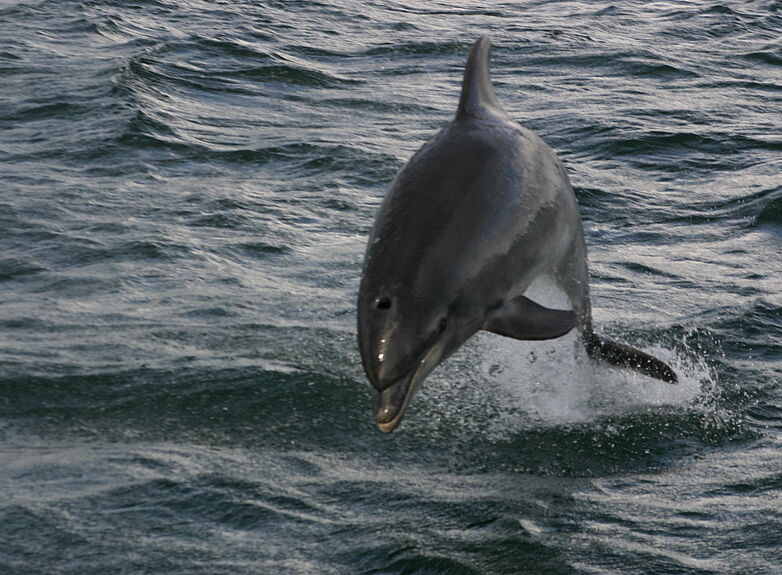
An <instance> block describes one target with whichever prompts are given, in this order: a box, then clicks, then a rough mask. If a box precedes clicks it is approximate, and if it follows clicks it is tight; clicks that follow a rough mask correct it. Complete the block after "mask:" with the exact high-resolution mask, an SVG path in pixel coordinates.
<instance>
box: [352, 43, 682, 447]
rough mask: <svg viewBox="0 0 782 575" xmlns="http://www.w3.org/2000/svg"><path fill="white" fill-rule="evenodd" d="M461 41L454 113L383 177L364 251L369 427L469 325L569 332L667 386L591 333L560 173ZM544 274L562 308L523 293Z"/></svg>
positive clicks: (668, 373) (509, 332) (634, 356)
mask: <svg viewBox="0 0 782 575" xmlns="http://www.w3.org/2000/svg"><path fill="white" fill-rule="evenodd" d="M489 51H490V40H489V39H488V37H485V36H484V37H482V38H481V39H480V40H478V42H476V43H475V45H474V46H473V48H472V51H471V53H470V56H469V59H468V61H467V67H466V69H465V74H464V83H463V87H462V94H461V99H460V101H459V108H458V111H457V113H456V117H455V118H454V120H453V121H452V122H451V123H450V124H449V125H448V126H446V127H445V128H444V129H443V130H441V131H440V132H439V133H438V134H436V135H435V136H434V137H433V138H432V139H431V140H429V141H428V142H427V143H426V144H424V145H423V147H422V148H421V149H420V150H418V152H416V154H415V155H414V156H413V157H412V158H411V159H410V161H409V162H408V163H407V165H405V167H404V168H403V169H402V170H401V172H399V174H398V175H397V177H396V179H395V180H394V182H393V184H392V186H391V189H390V191H389V192H388V194H387V195H386V197H385V199H384V201H383V203H382V205H381V207H380V210H379V212H378V214H377V218H376V221H375V225H374V228H373V230H372V234H371V236H370V239H369V244H368V246H367V251H366V256H365V260H364V267H363V276H362V280H361V286H360V289H359V300H358V340H359V347H360V350H361V358H362V362H363V365H364V370H365V372H366V374H367V377H368V378H369V380H370V382H371V383H372V386H373V387H374V395H375V401H374V411H375V419H376V421H377V425H378V427H379V428H380V429H381V430H382V431H386V432H388V431H392V430H393V429H394V428H396V426H397V425H399V422H400V421H401V419H402V416H403V415H404V413H405V410H406V408H407V406H408V404H409V403H410V400H411V398H412V396H413V394H414V392H415V390H416V389H417V388H418V386H419V385H420V384H421V382H422V381H423V380H424V378H425V377H426V376H427V375H428V374H429V373H430V372H431V371H432V370H433V369H434V368H435V367H437V365H438V364H439V363H440V362H442V361H443V360H444V359H445V358H447V357H448V356H449V355H451V354H452V353H453V352H454V351H456V350H457V349H458V348H459V347H460V346H461V345H462V344H463V343H464V342H465V341H467V340H468V339H469V338H470V337H471V336H472V335H473V334H475V333H476V332H477V331H479V330H481V329H485V330H488V331H492V332H494V333H498V334H501V335H505V336H509V337H514V338H517V339H523V340H541V339H551V338H556V337H560V336H562V335H564V334H566V333H567V332H569V331H570V330H571V329H573V328H574V327H577V328H578V329H579V331H580V333H581V336H582V340H583V342H584V345H585V346H586V349H587V352H588V353H589V355H590V356H591V357H594V358H599V359H602V360H605V361H608V362H609V363H612V364H615V365H620V366H625V367H630V368H633V369H637V370H639V371H641V372H642V373H645V374H647V375H651V376H652V377H657V378H659V379H662V380H665V381H669V382H675V381H676V374H675V373H674V372H673V371H672V370H671V368H670V367H668V366H667V365H665V364H664V363H663V362H661V361H659V360H657V359H655V358H653V357H651V356H649V355H647V354H645V353H643V352H641V351H638V350H636V349H633V348H631V347H629V346H625V345H623V344H619V343H616V342H612V341H609V340H606V339H603V338H600V337H599V336H597V335H595V334H594V332H593V330H592V314H591V307H590V303H589V284H588V279H589V274H588V270H587V260H586V247H585V244H584V233H583V229H582V225H581V218H580V216H579V211H578V204H577V202H576V198H575V195H574V194H573V188H572V187H571V185H570V182H569V180H568V177H567V174H566V173H565V169H564V168H563V166H562V164H561V163H560V161H559V159H558V158H557V157H556V155H555V154H554V152H553V151H552V150H551V148H549V147H548V146H547V145H546V144H545V143H544V142H543V140H541V139H540V138H539V137H538V136H536V135H535V134H533V133H532V132H531V131H529V130H527V129H526V128H523V127H522V126H520V125H519V124H517V123H516V122H514V121H513V120H511V119H510V118H509V117H508V116H507V114H506V113H505V111H504V110H503V109H502V107H501V106H500V104H499V102H498V101H497V99H496V96H495V95H494V90H493V88H492V85H491V79H490V76H489ZM541 274H550V275H551V276H552V277H553V278H554V279H555V280H556V281H557V282H558V283H559V285H560V286H561V287H562V289H563V290H564V291H565V293H566V294H567V296H568V298H569V300H570V302H571V305H572V306H573V309H572V310H551V309H547V308H545V307H543V306H540V305H538V304H536V303H535V302H533V301H531V300H530V299H528V298H526V297H525V296H524V293H525V292H526V291H527V289H528V288H529V287H530V285H531V284H532V282H533V281H534V280H535V278H537V277H538V276H539V275H541Z"/></svg>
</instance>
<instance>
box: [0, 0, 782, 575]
mask: <svg viewBox="0 0 782 575" xmlns="http://www.w3.org/2000/svg"><path fill="white" fill-rule="evenodd" d="M481 34H489V35H491V36H492V39H493V43H494V51H493V75H494V83H495V86H496V90H497V94H498V97H499V99H500V101H501V102H502V103H503V105H504V106H505V108H506V110H507V111H508V112H509V113H510V115H511V116H512V117H514V118H515V119H516V120H518V121H519V122H521V123H522V124H524V125H525V126H527V127H529V128H531V129H533V130H534V131H536V132H537V133H538V134H539V135H540V136H541V137H543V138H544V139H545V140H546V141H547V142H548V143H549V144H550V145H551V146H552V147H553V148H554V149H555V150H556V151H557V153H558V154H559V156H560V157H561V159H562V160H563V162H564V163H565V164H566V166H567V169H568V171H569V174H570V177H571V180H572V182H573V184H574V187H575V188H576V193H577V196H578V199H579V203H580V205H581V210H582V216H583V220H584V226H585V231H586V236H587V243H588V248H589V257H590V265H591V274H592V293H593V307H594V308H595V321H596V325H597V326H598V330H599V331H601V332H603V333H607V334H609V335H610V336H611V337H613V338H615V339H619V340H622V341H627V342H629V343H632V344H634V345H636V346H639V347H641V348H643V349H646V350H648V351H651V352H653V353H655V354H656V355H659V356H660V357H662V358H663V359H665V360H667V361H669V362H670V363H671V364H672V365H673V366H674V367H675V369H676V371H677V373H678V374H679V376H680V379H681V383H680V384H679V385H678V386H670V385H667V384H663V383H660V382H657V381H653V380H650V379H647V378H643V377H641V376H638V375H635V374H633V373H630V372H624V371H621V370H616V369H611V368H607V367H605V366H600V365H593V364H590V363H589V362H588V361H585V360H584V359H583V357H580V355H579V353H578V345H577V342H576V341H575V339H574V338H573V336H566V337H564V338H562V339H561V340H556V341H550V342H540V343H530V342H518V341H513V340H509V339H504V338H500V337H498V336H494V335H491V334H485V333H481V334H478V335H477V336H476V337H475V338H473V339H472V340H471V341H470V342H469V343H468V344H467V345H466V346H465V347H464V348H463V349H462V350H460V352H459V353H458V354H456V355H454V356H453V357H452V358H451V359H449V360H448V361H447V362H446V363H444V364H443V365H441V366H440V367H439V368H438V370H437V371H435V372H434V373H433V374H432V376H430V378H429V379H428V380H427V382H426V383H425V385H424V386H423V388H422V390H421V391H420V393H419V394H418V396H417V397H416V399H415V401H414V402H413V404H412V406H411V409H410V411H409V413H408V415H407V417H406V419H405V421H404V423H403V424H402V426H401V427H400V429H399V430H397V431H396V432H394V433H393V434H390V435H384V434H381V433H380V432H379V431H377V429H375V427H374V422H373V419H372V415H371V393H370V389H369V385H368V383H367V382H366V380H365V378H364V375H363V372H362V369H361V366H360V359H359V356H358V350H357V345H356V337H355V300H356V292H357V288H358V281H359V275H360V266H361V261H362V258H363V252H364V247H365V242H366V238H367V234H368V232H369V229H370V228H371V225H372V222H373V218H374V214H375V211H376V210H377V207H378V206H379V203H380V201H381V199H382V197H383V194H384V192H385V190H386V189H387V187H388V185H389V183H390V181H391V179H392V178H393V176H394V174H395V173H396V172H397V171H398V170H399V169H400V167H401V166H402V165H403V164H404V162H405V161H406V160H407V158H409V157H410V155H411V154H412V153H413V152H414V151H415V150H416V149H417V148H418V147H419V146H420V145H421V144H422V143H423V142H424V141H425V140H426V139H427V138H428V137H430V136H431V135H432V134H433V133H434V132H435V131H436V130H438V129H439V128H440V127H442V126H443V125H445V124H446V123H447V122H448V121H450V119H451V118H452V116H453V114H454V112H455V109H456V103H457V100H458V95H459V86H460V81H461V74H462V70H463V66H464V63H465V60H466V55H467V52H468V50H469V47H470V45H471V44H472V42H473V41H475V39H476V38H477V37H478V36H479V35H481ZM780 37H782V3H780V2H779V1H768V0H742V1H736V2H714V1H707V2H700V1H675V2H641V1H629V2H616V3H611V2H604V1H594V2H592V1H590V2H586V1H584V2H578V1H571V2H559V1H542V0H537V1H522V2H496V3H494V2H493V3H488V2H474V1H467V2H440V1H428V2H423V1H418V0H405V1H404V2H393V3H392V2H388V3H385V2H376V1H369V0H366V1H360V2H352V1H346V0H336V1H332V2H317V1H305V0H302V1H293V0H290V1H287V2H272V1H261V2H258V1H254V2H250V1H239V0H236V1H233V0H223V1H220V2H206V1H196V0H184V1H178V2H174V1H170V0H108V1H72V0H57V1H53V0H46V1H40V0H31V1H14V0H8V1H5V2H3V3H1V4H0V294H1V295H0V573H3V574H6V573H7V574H20V575H21V574H24V575H29V574H39V573H40V574H52V573H57V574H60V573H62V574H66V573H68V574H70V573H73V574H98V573H106V574H109V573H110V574H115V573H128V574H136V573H155V574H163V573H166V574H167V573H178V574H218V573H225V574H229V573H230V574H237V573H241V574H267V573H268V574H278V573H285V574H311V573H318V574H324V573H325V574H367V575H369V574H373V575H381V574H382V575H386V574H388V575H390V574H399V575H401V574H438V575H439V574H471V575H472V574H606V575H608V574H611V575H613V574H654V575H661V574H726V573H727V574H746V575H750V574H751V575H760V574H764V575H765V574H769V575H771V574H777V573H780V572H782V535H781V533H782V511H781V509H782V156H781V155H780V151H782V44H780Z"/></svg>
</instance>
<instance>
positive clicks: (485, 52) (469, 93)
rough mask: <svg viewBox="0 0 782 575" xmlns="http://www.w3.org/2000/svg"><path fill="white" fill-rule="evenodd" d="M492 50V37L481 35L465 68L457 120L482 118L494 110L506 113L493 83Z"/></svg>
mask: <svg viewBox="0 0 782 575" xmlns="http://www.w3.org/2000/svg"><path fill="white" fill-rule="evenodd" d="M490 52H491V39H490V38H489V37H488V36H481V37H480V38H479V39H478V41H477V42H476V43H475V44H473V46H472V50H471V51H470V56H469V58H467V66H466V67H465V68H464V81H463V82H462V95H461V98H459V109H458V110H457V112H456V119H457V120H459V119H463V118H465V117H468V116H472V117H475V118H481V117H485V116H487V115H490V114H491V113H492V112H494V113H495V114H496V113H497V112H499V113H501V114H502V113H504V112H503V110H502V106H500V103H499V101H498V100H497V96H496V95H495V94H494V87H493V86H492V85H491V73H490V69H489V67H490V66H489V54H490Z"/></svg>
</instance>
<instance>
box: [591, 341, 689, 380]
mask: <svg viewBox="0 0 782 575" xmlns="http://www.w3.org/2000/svg"><path fill="white" fill-rule="evenodd" d="M585 345H586V350H587V353H588V354H589V357H591V358H593V359H601V360H603V361H605V362H607V363H610V364H613V365H618V366H622V367H629V368H630V369H634V370H636V371H639V372H641V373H643V374H644V375H648V376H650V377H654V378H655V379H660V380H662V381H665V382H667V383H678V382H679V378H678V377H677V376H676V372H674V371H673V370H672V369H671V368H670V367H669V366H668V365H667V364H666V363H664V362H662V361H660V360H659V359H657V358H656V357H653V356H651V355H649V354H648V353H644V352H642V351H641V350H638V349H635V348H634V347H630V346H629V345H625V344H623V343H617V342H615V341H611V340H610V339H604V338H602V337H598V336H597V335H595V334H592V335H591V336H590V337H588V338H587V339H586V342H585Z"/></svg>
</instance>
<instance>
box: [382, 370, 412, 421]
mask: <svg viewBox="0 0 782 575" xmlns="http://www.w3.org/2000/svg"><path fill="white" fill-rule="evenodd" d="M413 375H415V374H413ZM412 380H413V378H412V377H409V376H408V377H404V378H402V379H400V380H398V381H396V382H394V383H392V384H391V385H390V386H388V387H387V388H385V389H384V390H382V391H378V390H377V389H376V390H375V421H376V422H377V427H378V429H380V431H383V432H385V433H389V432H391V431H393V430H394V429H396V426H397V425H399V423H400V422H401V421H402V417H403V416H404V414H405V411H406V410H407V406H408V405H409V404H410V399H411V398H412V397H413V393H414V392H415V389H414V388H413V386H412V383H413V382H412Z"/></svg>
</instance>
